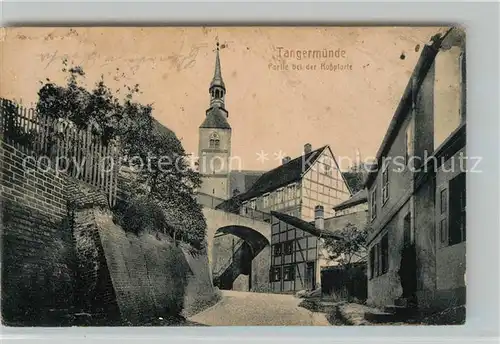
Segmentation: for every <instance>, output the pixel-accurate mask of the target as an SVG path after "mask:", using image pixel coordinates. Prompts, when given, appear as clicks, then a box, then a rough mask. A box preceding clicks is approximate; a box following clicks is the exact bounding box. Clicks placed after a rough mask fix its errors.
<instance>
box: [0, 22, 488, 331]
mask: <svg viewBox="0 0 500 344" xmlns="http://www.w3.org/2000/svg"><path fill="white" fill-rule="evenodd" d="M465 47H466V35H465V30H464V29H463V28H461V27H449V26H442V27H440V26H427V27H424V26H413V27H412V26H405V27H403V26H400V27H392V26H380V27H375V26H373V27H335V26H322V27H201V26H200V27H143V28H141V27H74V28H70V27H58V28H50V27H12V28H3V29H1V31H0V69H1V72H0V126H1V130H0V135H1V140H0V156H1V163H0V179H1V188H0V208H1V217H0V227H1V242H0V245H1V246H0V247H1V303H0V307H1V320H2V324H3V326H9V327H70V326H91V327H94V326H343V325H350V326H352V325H355V326H356V325H359V326H370V325H459V324H464V323H465V318H466V316H465V314H466V312H465V309H466V175H467V174H468V173H475V172H481V158H480V157H470V156H467V155H466V108H467V102H466V89H467V88H466V70H467V68H466V49H465Z"/></svg>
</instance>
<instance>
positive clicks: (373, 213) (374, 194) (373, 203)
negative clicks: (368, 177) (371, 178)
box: [370, 188, 377, 221]
mask: <svg viewBox="0 0 500 344" xmlns="http://www.w3.org/2000/svg"><path fill="white" fill-rule="evenodd" d="M370 208H371V209H370V212H371V219H372V221H373V220H374V219H375V218H376V217H377V188H374V189H373V191H372V197H371V199H370Z"/></svg>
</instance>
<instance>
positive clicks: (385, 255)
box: [380, 233, 389, 275]
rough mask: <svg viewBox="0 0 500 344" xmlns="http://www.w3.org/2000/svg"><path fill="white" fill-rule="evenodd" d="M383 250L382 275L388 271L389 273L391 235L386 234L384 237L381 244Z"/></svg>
mask: <svg viewBox="0 0 500 344" xmlns="http://www.w3.org/2000/svg"><path fill="white" fill-rule="evenodd" d="M380 246H381V247H380V248H381V252H380V254H381V267H380V270H381V274H382V275H383V274H385V273H386V272H387V271H389V234H388V233H386V234H385V235H384V236H383V237H382V241H381V244H380Z"/></svg>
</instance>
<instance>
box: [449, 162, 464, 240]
mask: <svg viewBox="0 0 500 344" xmlns="http://www.w3.org/2000/svg"><path fill="white" fill-rule="evenodd" d="M465 203H466V192H465V173H464V172H462V173H460V174H459V175H458V176H456V177H455V178H453V179H452V180H450V204H449V214H450V215H449V219H450V222H449V233H448V244H449V245H455V244H458V243H460V242H463V241H465V224H466V221H465V214H466V211H465V205H466V204H465Z"/></svg>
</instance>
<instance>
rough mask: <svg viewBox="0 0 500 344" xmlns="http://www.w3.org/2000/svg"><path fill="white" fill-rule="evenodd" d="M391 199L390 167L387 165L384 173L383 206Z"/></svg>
mask: <svg viewBox="0 0 500 344" xmlns="http://www.w3.org/2000/svg"><path fill="white" fill-rule="evenodd" d="M388 199H389V165H388V164H385V167H384V171H383V172H382V205H384V204H385V203H386V202H387V200H388Z"/></svg>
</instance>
